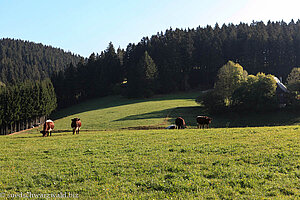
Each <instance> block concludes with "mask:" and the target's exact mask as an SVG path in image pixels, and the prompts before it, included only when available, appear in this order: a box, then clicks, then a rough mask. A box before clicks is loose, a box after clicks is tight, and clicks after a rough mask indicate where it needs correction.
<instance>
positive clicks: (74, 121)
mask: <svg viewBox="0 0 300 200" xmlns="http://www.w3.org/2000/svg"><path fill="white" fill-rule="evenodd" d="M71 121H72V123H71V127H72V128H73V135H74V134H75V132H76V134H79V130H80V127H81V121H80V119H79V118H74V119H71Z"/></svg>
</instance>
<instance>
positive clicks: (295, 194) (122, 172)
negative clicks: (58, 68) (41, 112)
mask: <svg viewBox="0 0 300 200" xmlns="http://www.w3.org/2000/svg"><path fill="white" fill-rule="evenodd" d="M299 135H300V127H299V126H287V127H272V128H271V127H264V128H231V129H228V128H219V129H209V130H197V129H190V130H188V129H185V130H122V131H89V132H84V131H83V132H81V133H80V135H75V136H73V135H72V133H71V132H62V133H56V134H53V136H52V137H46V138H43V137H41V136H40V135H38V134H20V135H10V136H4V137H1V140H0V145H1V155H0V166H1V168H0V173H1V179H0V191H1V192H2V193H3V192H4V193H5V194H7V195H8V194H14V193H15V194H19V193H20V192H22V193H23V194H24V193H27V192H31V193H34V194H59V193H61V192H62V193H64V192H67V193H71V194H78V196H79V198H80V199H122V198H125V199H127V198H129V199H137V198H142V199H164V198H171V197H172V198H175V199H193V198H195V199H201V198H205V199H233V198H234V199H243V198H244V199H261V198H272V197H273V198H276V199H295V198H300V192H299V191H300V187H299V185H300V184H299V178H300V165H299V159H300V146H299V144H300V137H299Z"/></svg>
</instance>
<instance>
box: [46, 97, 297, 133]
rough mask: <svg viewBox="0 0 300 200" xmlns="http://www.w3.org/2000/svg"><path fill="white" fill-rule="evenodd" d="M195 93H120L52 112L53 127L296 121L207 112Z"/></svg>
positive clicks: (291, 116)
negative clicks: (75, 122) (74, 122)
mask: <svg viewBox="0 0 300 200" xmlns="http://www.w3.org/2000/svg"><path fill="white" fill-rule="evenodd" d="M200 94H201V92H200V91H198V92H195V91H194V92H190V93H177V94H171V95H160V96H156V97H153V98H148V99H127V98H124V97H121V96H109V97H104V98H98V99H94V100H90V101H86V102H83V103H81V104H78V105H75V106H71V107H69V108H66V109H63V110H60V111H58V112H56V113H53V115H52V116H51V118H52V119H55V124H56V127H55V130H56V131H57V132H60V131H70V124H71V119H72V118H74V117H79V118H80V119H81V121H82V123H83V126H82V129H83V130H119V129H128V128H129V129H153V128H165V127H167V126H168V125H170V124H174V123H175V122H174V121H175V118H176V117H178V116H181V117H183V118H184V119H185V121H186V124H187V126H188V128H196V126H197V124H196V116H198V115H209V116H210V117H212V118H213V121H212V124H211V127H214V128H221V127H248V126H252V127H254V126H280V125H281V126H282V125H296V124H300V117H299V113H297V112H291V111H289V112H288V111H277V112H271V113H264V114H262V113H244V114H237V113H226V114H208V113H207V111H206V110H205V109H204V107H203V106H201V105H199V104H197V103H196V102H195V98H196V97H197V96H199V95H200Z"/></svg>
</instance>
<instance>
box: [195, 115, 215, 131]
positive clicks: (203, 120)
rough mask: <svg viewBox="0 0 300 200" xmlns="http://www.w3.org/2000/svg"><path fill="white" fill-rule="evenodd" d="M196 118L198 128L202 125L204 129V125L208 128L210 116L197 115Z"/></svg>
mask: <svg viewBox="0 0 300 200" xmlns="http://www.w3.org/2000/svg"><path fill="white" fill-rule="evenodd" d="M196 120H197V123H198V128H201V127H202V128H203V129H204V127H205V125H206V127H207V128H209V124H210V123H211V121H212V118H210V117H207V116H198V117H197V119H196Z"/></svg>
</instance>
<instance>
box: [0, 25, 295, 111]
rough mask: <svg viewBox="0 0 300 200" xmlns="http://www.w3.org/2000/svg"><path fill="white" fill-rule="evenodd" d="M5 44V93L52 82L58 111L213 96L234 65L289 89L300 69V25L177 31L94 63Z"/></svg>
mask: <svg viewBox="0 0 300 200" xmlns="http://www.w3.org/2000/svg"><path fill="white" fill-rule="evenodd" d="M0 42H1V43H0V47H1V48H0V61H1V64H0V69H1V71H0V72H1V74H0V75H1V79H0V80H1V82H2V84H0V85H2V86H1V87H4V88H5V87H6V86H5V85H7V86H9V85H11V84H15V83H17V82H23V81H25V80H28V79H29V80H43V79H45V78H47V77H50V78H51V82H52V84H53V87H54V91H55V95H56V98H57V105H58V108H62V107H66V106H70V105H72V104H76V103H79V102H82V101H85V100H87V99H91V98H95V97H104V96H108V95H112V94H121V95H123V96H126V97H129V98H134V97H144V98H147V97H151V96H152V95H155V94H166V93H173V92H176V91H189V90H192V89H202V90H204V89H210V88H213V87H214V85H215V82H216V78H217V75H218V71H219V69H220V68H221V67H222V66H223V65H224V64H226V63H227V62H228V61H229V60H231V61H233V62H234V63H238V64H240V65H241V66H243V69H244V70H246V71H247V72H248V73H249V74H253V75H256V74H257V73H259V72H262V73H265V74H272V75H276V76H277V77H280V78H282V79H283V82H286V80H287V77H288V75H289V73H291V71H292V69H294V68H296V67H299V66H300V21H299V20H298V21H297V22H294V21H293V20H292V21H291V22H289V23H286V22H284V21H280V22H271V21H269V22H267V23H266V24H265V23H264V22H254V21H253V22H252V23H251V24H246V23H240V24H237V25H234V24H227V25H226V24H223V25H222V26H220V25H218V24H215V26H214V27H212V26H209V25H208V26H206V27H200V26H199V27H197V28H195V29H194V28H193V29H178V28H176V29H173V28H169V29H168V30H166V31H165V32H158V33H157V34H155V35H153V36H151V37H143V38H142V39H141V41H140V42H139V43H137V44H133V43H129V44H128V46H127V48H126V49H121V48H118V49H117V50H116V49H115V47H114V45H113V44H112V43H109V45H108V47H107V49H105V50H104V51H102V52H100V53H99V54H98V53H92V54H91V55H90V56H89V58H82V57H80V56H76V55H73V54H71V53H65V52H63V51H62V50H60V49H53V48H51V47H47V46H43V45H41V44H34V43H30V42H24V41H19V40H11V39H3V40H0ZM295 90H296V91H297V90H298V91H299V88H298V89H297V88H296V89H295Z"/></svg>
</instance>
